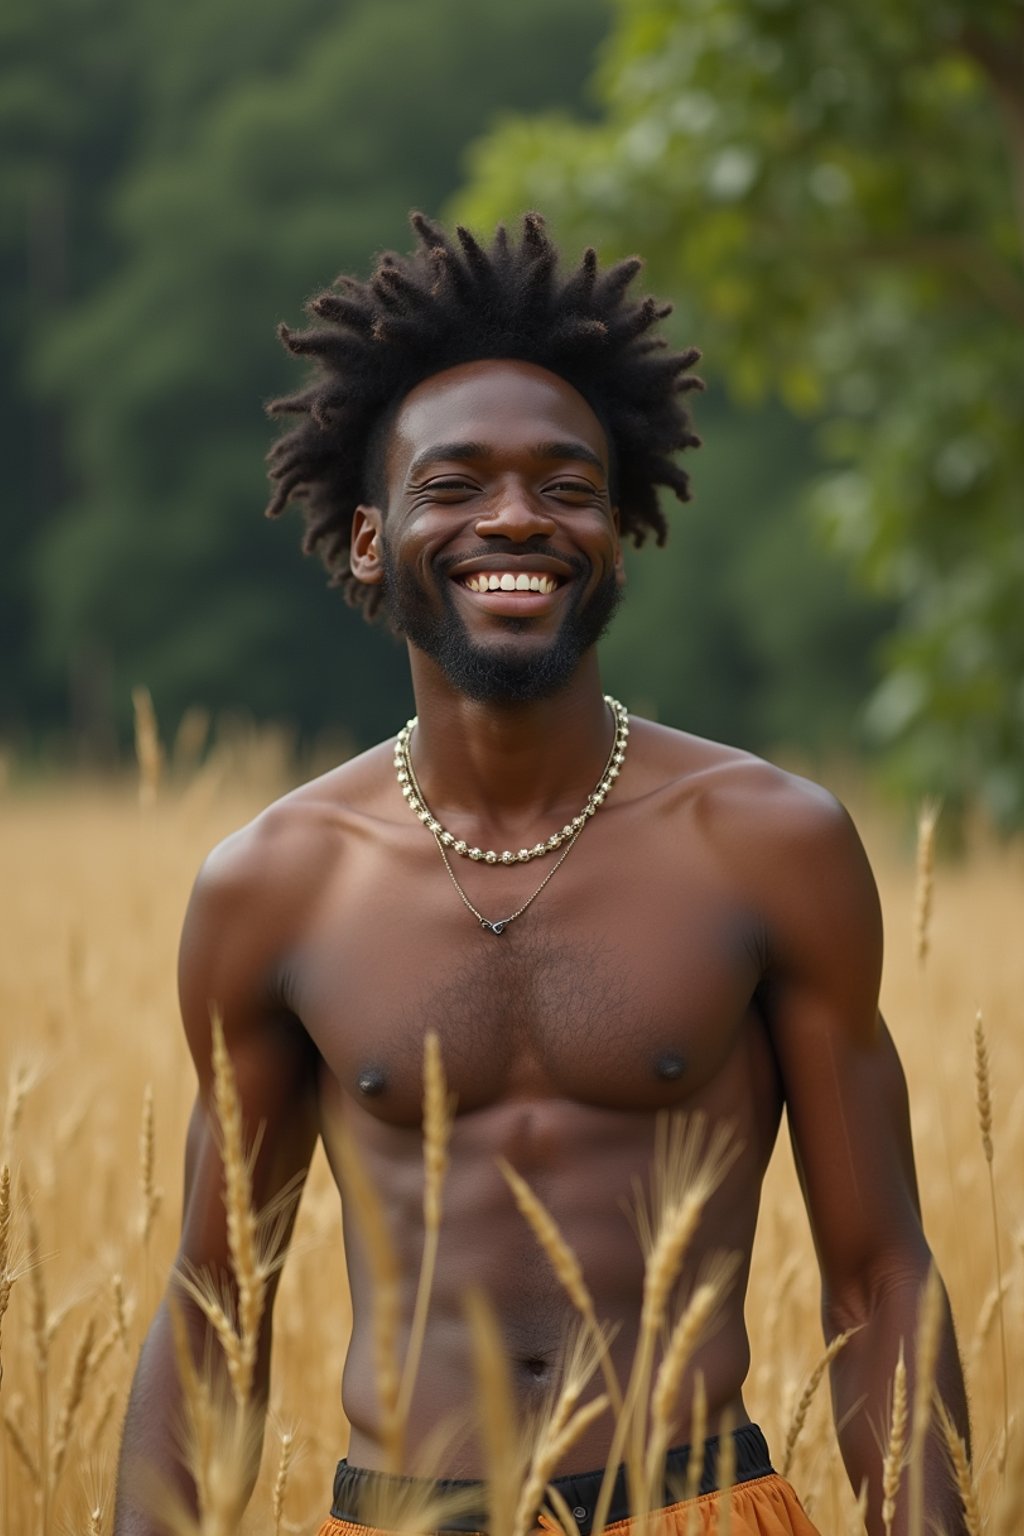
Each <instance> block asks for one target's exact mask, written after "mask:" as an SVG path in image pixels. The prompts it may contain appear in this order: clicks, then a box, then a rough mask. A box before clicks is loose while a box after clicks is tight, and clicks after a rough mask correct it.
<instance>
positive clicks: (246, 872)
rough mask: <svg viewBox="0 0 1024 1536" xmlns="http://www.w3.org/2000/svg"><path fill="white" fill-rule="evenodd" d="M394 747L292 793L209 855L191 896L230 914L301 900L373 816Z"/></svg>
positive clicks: (370, 754)
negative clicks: (361, 823)
mask: <svg viewBox="0 0 1024 1536" xmlns="http://www.w3.org/2000/svg"><path fill="white" fill-rule="evenodd" d="M385 763H387V764H389V763H390V743H382V744H381V745H380V746H378V747H374V748H372V749H371V750H370V751H369V752H364V753H362V754H361V755H360V756H359V757H356V758H353V759H352V760H351V761H350V762H346V763H343V764H342V765H341V766H340V767H338V768H334V769H332V770H331V771H330V772H328V773H325V774H323V775H321V776H320V777H319V778H316V779H312V780H310V781H309V782H308V783H306V784H302V785H300V786H299V787H298V788H297V789H293V790H290V791H289V792H288V793H287V794H285V795H282V796H281V798H280V799H278V800H275V801H274V802H273V804H271V805H269V806H267V807H266V808H265V809H264V810H263V811H261V812H260V813H259V815H258V816H256V817H254V818H253V820H252V821H250V822H248V823H247V824H246V825H245V826H244V827H241V828H239V829H238V830H237V831H235V832H232V833H231V834H230V835H229V836H228V837H226V838H224V840H223V841H222V842H220V843H218V844H217V846H216V847H215V848H213V849H212V851H211V852H210V853H209V854H208V855H207V857H206V859H205V860H204V862H203V864H202V866H201V868H200V870H199V874H198V876H197V878H196V882H195V887H194V891H193V898H194V899H195V897H197V896H198V897H200V898H201V899H203V900H204V901H205V902H207V903H212V904H213V905H216V906H224V907H225V908H228V909H231V908H234V907H236V906H243V907H250V908H251V907H253V906H256V907H258V906H259V904H260V903H261V902H262V901H265V900H266V899H268V897H272V898H273V899H274V901H275V903H276V902H278V901H279V900H280V898H281V896H282V895H291V896H301V895H302V893H303V892H304V891H309V890H310V889H311V888H315V886H316V885H317V883H318V881H319V880H320V879H321V878H322V877H323V875H324V873H325V872H326V871H327V870H328V869H329V868H330V867H331V866H332V865H333V864H334V863H335V861H336V860H337V859H338V858H339V857H343V856H344V848H345V844H346V840H347V838H346V834H347V832H349V831H350V830H351V828H352V826H353V825H354V824H355V823H357V822H359V821H361V820H364V819H365V818H366V817H367V815H372V814H373V813H374V801H375V797H376V796H377V795H378V793H379V786H380V783H381V780H382V773H381V768H382V765H383V764H385Z"/></svg>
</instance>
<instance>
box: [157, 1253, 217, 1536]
mask: <svg viewBox="0 0 1024 1536" xmlns="http://www.w3.org/2000/svg"><path fill="white" fill-rule="evenodd" d="M178 1283H179V1285H180V1284H181V1280H180V1277H179V1281H178ZM167 1310H168V1313H169V1314H170V1320H171V1338H172V1340H173V1343H174V1360H175V1365H176V1366H177V1370H178V1384H179V1386H180V1388H181V1398H182V1406H183V1409H184V1423H183V1425H182V1432H183V1445H182V1449H183V1451H184V1453H185V1460H186V1462H187V1464H188V1469H189V1471H190V1472H191V1474H192V1478H193V1481H194V1482H195V1485H196V1498H197V1501H198V1504H199V1512H200V1518H202V1512H203V1510H204V1509H205V1507H206V1501H207V1486H208V1483H209V1468H210V1447H211V1441H212V1436H213V1405H212V1403H211V1400H210V1386H209V1382H208V1381H206V1380H205V1378H204V1377H203V1376H201V1375H200V1373H199V1372H198V1371H197V1370H196V1363H195V1359H194V1357H193V1354H192V1341H191V1339H190V1338H189V1332H188V1323H187V1320H186V1317H185V1311H184V1308H183V1307H182V1305H181V1302H180V1301H179V1299H178V1297H177V1296H174V1295H171V1296H168V1300H167Z"/></svg>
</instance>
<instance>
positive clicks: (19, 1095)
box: [3, 1061, 38, 1162]
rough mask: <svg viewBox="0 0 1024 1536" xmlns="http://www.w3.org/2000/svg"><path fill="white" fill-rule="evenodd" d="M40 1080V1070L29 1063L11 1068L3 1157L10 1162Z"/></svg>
mask: <svg viewBox="0 0 1024 1536" xmlns="http://www.w3.org/2000/svg"><path fill="white" fill-rule="evenodd" d="M37 1080H38V1069H37V1068H35V1067H32V1066H30V1065H29V1063H28V1062H27V1061H17V1062H15V1064H14V1066H13V1067H12V1068H11V1072H10V1075H9V1079H8V1084H7V1103H6V1106H5V1109H4V1142H3V1155H4V1159H5V1161H8V1162H9V1161H10V1159H11V1157H12V1156H13V1152H14V1138H15V1137H16V1136H17V1134H18V1127H19V1125H20V1124H21V1117H22V1115H23V1113H24V1110H25V1100H26V1099H27V1098H28V1096H29V1094H30V1093H31V1091H32V1089H33V1087H34V1086H35V1084H36V1082H37Z"/></svg>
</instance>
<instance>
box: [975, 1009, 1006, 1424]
mask: <svg viewBox="0 0 1024 1536" xmlns="http://www.w3.org/2000/svg"><path fill="white" fill-rule="evenodd" d="M974 1082H975V1089H976V1096H977V1104H978V1129H979V1130H980V1132H981V1147H982V1151H983V1152H984V1154H985V1164H986V1166H987V1168H988V1193H989V1204H990V1206H991V1208H992V1241H993V1244H994V1247H995V1257H996V1296H997V1298H998V1300H997V1302H996V1307H997V1310H998V1314H999V1348H1000V1355H1001V1359H1002V1368H1003V1434H1004V1435H1005V1436H1006V1437H1007V1438H1009V1433H1010V1371H1009V1365H1008V1363H1007V1353H1006V1318H1005V1312H1004V1307H1003V1260H1002V1253H1001V1251H1000V1245H999V1217H998V1214H997V1210H996V1180H995V1168H994V1159H995V1144H994V1142H993V1139H992V1089H991V1076H990V1072H989V1061H988V1042H987V1041H986V1039H985V1021H984V1019H983V1018H982V1014H981V1009H980V1008H979V1009H978V1011H977V1014H976V1015H975V1019H974Z"/></svg>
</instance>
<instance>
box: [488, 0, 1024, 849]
mask: <svg viewBox="0 0 1024 1536" xmlns="http://www.w3.org/2000/svg"><path fill="white" fill-rule="evenodd" d="M1022 64H1024V8H1022V7H1021V5H1020V3H1019V0H990V3H989V4H987V5H986V6H985V7H978V6H977V5H976V4H974V3H973V0H938V3H935V0H901V3H900V4H899V5H897V6H893V5H891V4H890V0H861V3H860V4H858V5H857V6H852V5H846V6H811V5H807V4H804V3H803V0H618V20H617V25H616V27H615V29H614V31H613V34H612V36H611V38H610V41H609V43H608V45H607V46H606V49H605V53H604V57H603V62H602V65H601V67H600V70H599V72H598V76H597V81H596V87H597V90H598V93H599V96H600V99H601V102H602V105H603V115H602V117H601V120H600V121H599V122H597V123H593V124H584V123H580V122H577V121H574V120H573V119H572V118H571V117H570V116H567V115H566V114H563V113H559V114H554V115H552V114H548V115H547V116H544V117H533V118H512V119H508V120H506V121H505V122H504V123H503V124H502V125H501V126H500V127H499V128H498V129H497V130H496V131H495V132H493V133H491V134H490V135H488V136H487V137H486V138H484V139H483V140H482V141H481V142H480V143H479V144H478V145H477V146H476V147H475V149H474V151H473V154H472V157H471V162H470V163H471V170H472V175H471V181H470V185H469V187H468V189H467V191H466V192H465V194H464V195H463V196H462V198H461V199H460V211H461V212H462V213H463V214H464V215H466V216H467V217H469V218H471V219H473V220H475V221H477V222H481V223H483V224H487V223H489V222H491V221H492V220H493V219H494V218H495V217H496V216H498V215H500V214H501V213H503V212H505V211H507V210H508V209H510V208H512V207H516V206H521V205H524V204H536V205H538V206H541V207H550V208H557V209H558V210H559V229H560V231H561V232H563V233H564V234H568V235H571V236H573V237H580V236H587V237H588V238H590V239H592V240H594V241H595V242H596V243H597V244H598V245H599V246H600V247H601V249H602V250H603V251H605V252H607V253H610V254H615V253H620V252H621V251H622V250H623V249H624V248H625V247H626V246H627V245H628V247H629V248H633V247H634V246H635V247H638V248H640V249H642V250H643V251H644V253H645V255H647V256H648V258H649V266H650V280H651V284H652V286H654V287H655V290H656V291H658V285H660V287H661V288H662V289H667V290H668V292H669V293H670V294H676V295H679V296H680V298H681V300H682V304H683V307H684V311H685V314H686V316H687V319H688V320H689V321H690V323H691V328H692V331H693V333H694V335H695V337H696V339H697V340H698V341H700V342H701V343H702V344H703V345H704V347H705V352H706V356H707V358H708V360H709V362H710V366H711V367H712V368H713V369H721V370H722V371H724V373H725V375H726V376H727V378H728V380H729V384H730V388H731V390H732V391H733V393H734V395H735V396H736V397H737V398H738V399H740V400H743V401H752V400H760V399H763V398H764V397H765V396H767V395H774V396H776V397H778V398H780V399H781V400H782V401H783V402H785V404H786V405H787V406H788V407H789V408H790V409H791V410H792V411H795V412H799V413H803V414H805V415H807V416H809V417H811V418H812V419H813V420H814V421H815V423H816V424H817V426H818V438H819V442H820V445H821V448H822V451H823V452H824V454H825V455H826V458H827V462H828V466H829V467H828V470H827V472H823V473H822V475H821V476H820V477H819V479H818V482H817V484H816V486H815V487H814V492H813V501H814V504H815V506H816V509H817V513H818V515H819V517H820V519H821V520H822V522H823V523H824V524H825V525H826V526H827V527H828V529H829V530H830V533H831V536H832V538H833V539H834V541H835V543H836V545H837V546H838V547H839V548H840V549H841V550H843V551H844V552H846V553H847V554H848V555H849V556H852V557H853V558H854V559H855V560H856V561H857V563H858V566H859V568H860V570H861V572H862V573H863V574H864V575H865V577H866V578H867V579H868V580H869V581H870V582H871V583H872V584H873V586H874V588H875V590H877V591H879V592H881V593H884V594H886V595H887V596H888V597H889V598H890V599H891V600H892V601H894V602H895V603H896V604H897V607H898V614H899V622H898V625H897V627H896V630H895V632H894V634H893V636H892V638H891V640H890V641H889V642H888V645H887V650H886V675H885V677H884V680H883V681H882V683H881V684H880V686H879V687H878V688H877V690H876V691H875V692H874V694H873V696H872V697H871V699H870V700H869V703H868V706H867V722H868V726H869V728H870V729H871V731H872V732H873V733H874V735H875V736H876V737H877V738H878V739H879V740H880V741H882V742H884V743H885V744H886V746H887V748H888V753H889V761H890V764H891V765H892V768H893V771H894V773H895V775H896V776H897V777H898V779H899V782H900V783H902V784H903V785H904V786H910V787H911V788H913V789H914V790H916V791H921V790H924V789H928V790H931V791H938V792H940V793H943V794H944V795H945V796H946V797H947V798H948V799H950V800H952V801H954V802H957V803H963V802H965V801H966V800H968V799H970V798H972V797H975V796H979V797H981V798H982V799H983V800H984V801H985V803H986V804H987V805H988V807H989V809H990V811H991V812H992V814H993V815H994V816H995V817H996V818H997V819H998V820H999V821H1001V822H1002V823H1004V824H1006V825H1010V824H1020V823H1021V822H1024V686H1022V683H1021V679H1022V677H1024V624H1022V623H1021V621H1020V594H1021V591H1022V590H1024V516H1022V513H1024V495H1022V486H1024V421H1022V416H1024V389H1022V382H1024V381H1022V368H1021V358H1022V350H1021V343H1022V340H1024V337H1022V331H1024V69H1022Z"/></svg>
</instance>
